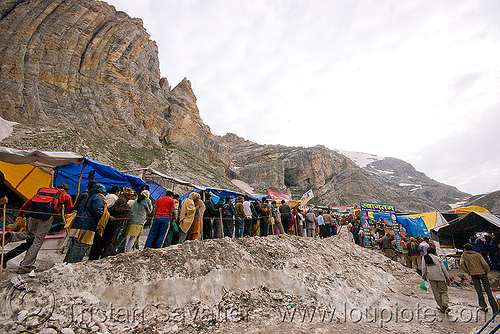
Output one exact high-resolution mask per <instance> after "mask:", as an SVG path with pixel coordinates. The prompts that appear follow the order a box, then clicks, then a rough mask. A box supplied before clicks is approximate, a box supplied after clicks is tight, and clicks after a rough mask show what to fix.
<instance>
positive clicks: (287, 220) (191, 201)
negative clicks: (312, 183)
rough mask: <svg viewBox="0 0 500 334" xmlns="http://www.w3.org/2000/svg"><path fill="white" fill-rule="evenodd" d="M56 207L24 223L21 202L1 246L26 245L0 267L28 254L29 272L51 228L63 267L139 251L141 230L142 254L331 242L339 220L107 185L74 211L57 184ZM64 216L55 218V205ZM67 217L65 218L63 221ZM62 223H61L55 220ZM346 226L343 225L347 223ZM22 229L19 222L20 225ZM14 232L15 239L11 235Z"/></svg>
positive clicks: (267, 205) (203, 195) (25, 267)
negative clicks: (217, 245)
mask: <svg viewBox="0 0 500 334" xmlns="http://www.w3.org/2000/svg"><path fill="white" fill-rule="evenodd" d="M57 188H58V189H59V191H60V194H59V195H58V196H59V207H58V208H56V210H55V211H56V213H57V214H55V215H53V217H51V218H50V219H46V220H44V219H37V218H34V217H32V216H30V217H29V218H28V219H27V220H26V219H25V215H26V216H29V211H30V205H31V200H28V201H27V202H25V203H24V205H23V207H22V208H21V209H20V211H19V217H18V219H17V220H16V224H17V221H18V220H20V221H23V219H24V224H25V226H26V227H25V229H26V230H25V231H19V229H18V228H16V227H15V225H16V224H14V227H13V228H12V232H7V233H6V234H5V237H6V238H5V239H6V243H8V242H11V241H21V240H25V243H23V244H21V245H20V246H18V247H16V248H15V249H13V250H11V251H9V252H8V253H7V254H5V255H6V256H5V260H4V263H3V266H4V267H5V266H6V264H7V262H8V261H9V260H11V259H12V258H14V257H16V256H17V255H19V254H21V253H23V252H25V251H26V252H27V254H26V256H25V258H24V260H23V261H22V262H21V264H20V265H19V270H18V273H21V274H22V273H27V272H29V271H30V270H32V269H33V268H34V262H35V260H36V256H37V254H38V252H39V250H40V248H41V245H42V244H43V240H44V238H45V236H46V235H47V234H48V233H49V231H50V230H51V226H52V227H53V226H54V225H57V224H58V222H57V221H58V220H59V224H60V225H64V226H65V228H66V231H67V237H66V240H65V242H64V246H63V251H66V257H65V259H64V261H65V262H68V263H74V262H80V261H82V260H83V258H84V257H85V255H88V259H89V260H97V259H101V258H105V257H107V256H110V255H116V254H119V253H123V252H130V251H132V250H134V249H138V248H139V243H138V241H139V236H140V235H141V233H142V232H143V230H144V229H145V228H146V229H147V228H149V233H148V235H147V238H146V242H145V245H144V248H162V247H168V246H170V245H172V244H177V243H183V242H184V241H186V240H203V239H213V238H224V237H229V238H240V237H245V236H261V237H265V236H268V235H276V234H290V235H297V236H304V237H316V236H318V237H330V236H332V235H335V234H337V230H338V226H340V225H341V224H342V223H344V224H345V223H346V218H345V217H344V216H341V215H339V214H333V213H332V212H329V211H326V210H323V209H315V210H313V209H310V210H308V211H307V212H303V211H302V210H301V209H299V208H298V207H290V206H289V205H288V204H287V203H286V202H285V201H280V202H278V203H277V202H276V201H268V200H267V199H266V198H263V199H262V200H260V201H259V200H256V199H254V200H250V199H249V197H248V196H244V197H243V196H239V197H237V198H234V199H233V198H231V197H226V198H219V199H218V201H216V202H217V203H215V202H214V200H213V198H214V195H213V194H212V193H209V192H205V191H200V192H192V193H190V194H189V196H188V197H186V198H185V199H184V200H182V201H181V200H180V196H179V195H178V194H174V193H173V192H172V191H169V190H167V191H166V194H165V196H163V197H160V198H158V199H157V200H156V201H155V200H154V199H153V198H152V197H151V196H150V193H149V191H148V189H141V190H140V191H139V192H138V193H136V192H134V191H133V190H132V189H131V188H128V187H125V188H120V187H118V186H113V187H111V188H110V189H109V190H106V188H105V187H104V186H103V185H102V184H99V183H98V182H96V181H90V182H89V183H88V187H87V189H86V190H85V191H83V192H82V193H81V194H80V196H78V198H77V199H76V201H75V202H74V204H73V199H72V198H71V196H69V195H68V194H67V193H66V191H67V190H68V189H69V187H68V186H67V185H65V184H61V185H59V186H58V187H57ZM63 205H64V212H65V213H66V215H61V212H62V210H61V209H62V206H63ZM68 213H69V214H68ZM63 216H64V217H65V219H62V217H63ZM348 219H350V218H348ZM20 224H21V223H20ZM16 231H17V232H16Z"/></svg>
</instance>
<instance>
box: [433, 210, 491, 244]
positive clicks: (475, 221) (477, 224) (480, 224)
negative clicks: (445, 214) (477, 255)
mask: <svg viewBox="0 0 500 334" xmlns="http://www.w3.org/2000/svg"><path fill="white" fill-rule="evenodd" d="M435 230H436V232H437V235H438V238H439V243H440V245H441V247H453V248H460V249H463V246H464V244H466V243H467V242H469V236H470V234H471V233H477V232H487V233H495V234H497V235H498V233H500V218H498V217H497V216H495V215H493V214H491V213H482V212H470V213H468V214H466V215H463V216H462V217H460V218H457V219H456V220H454V221H451V222H450V224H449V225H446V226H442V227H440V228H436V229H435Z"/></svg>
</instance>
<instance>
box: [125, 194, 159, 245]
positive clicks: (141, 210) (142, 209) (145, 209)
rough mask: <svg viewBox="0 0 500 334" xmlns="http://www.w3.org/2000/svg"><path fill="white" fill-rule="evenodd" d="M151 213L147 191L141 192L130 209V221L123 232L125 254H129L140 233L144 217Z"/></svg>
mask: <svg viewBox="0 0 500 334" xmlns="http://www.w3.org/2000/svg"><path fill="white" fill-rule="evenodd" d="M152 211H153V205H152V204H151V200H150V199H149V191H147V190H143V191H142V192H141V194H140V195H139V197H137V199H135V200H134V202H133V203H132V207H131V209H130V219H129V222H128V226H127V230H126V232H125V236H126V238H127V239H126V242H125V252H126V253H128V252H131V251H132V248H133V247H134V244H135V241H136V240H137V238H138V237H139V235H140V234H141V232H142V228H143V226H144V223H145V222H146V217H147V215H148V214H149V213H151V212H152Z"/></svg>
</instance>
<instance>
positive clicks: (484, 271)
mask: <svg viewBox="0 0 500 334" xmlns="http://www.w3.org/2000/svg"><path fill="white" fill-rule="evenodd" d="M464 250H465V251H464V253H463V254H462V257H461V258H460V268H462V270H463V271H465V272H466V273H467V274H469V275H470V276H471V278H472V283H473V284H474V288H475V289H476V292H477V298H478V299H479V307H481V309H482V310H483V311H485V312H486V311H487V310H488V306H487V305H486V301H485V300H484V295H483V290H482V289H481V284H482V285H483V288H484V291H485V292H486V295H487V296H488V301H489V302H490V306H491V308H492V309H493V313H496V312H497V311H498V304H497V301H496V299H495V297H494V296H493V294H492V293H491V289H490V282H489V280H488V273H489V272H490V267H489V266H488V264H487V263H486V261H485V260H484V257H483V256H482V255H481V254H480V253H477V252H475V251H474V246H472V245H471V244H469V243H467V244H465V245H464Z"/></svg>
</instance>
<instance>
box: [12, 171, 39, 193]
mask: <svg viewBox="0 0 500 334" xmlns="http://www.w3.org/2000/svg"><path fill="white" fill-rule="evenodd" d="M35 169H36V167H35V166H33V168H32V169H31V170H30V171H29V172H28V174H26V175H25V176H24V177H23V178H22V179H21V181H19V182H18V183H17V185H16V186H15V187H14V188H15V189H16V190H17V188H19V186H20V185H21V183H23V182H24V181H26V179H27V178H28V177H29V176H30V175H31V173H33V171H34V170H35Z"/></svg>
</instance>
